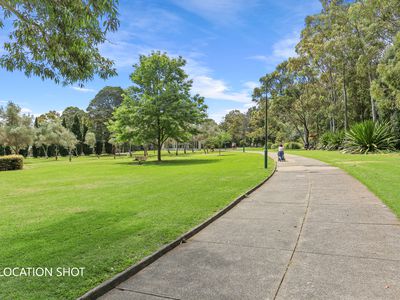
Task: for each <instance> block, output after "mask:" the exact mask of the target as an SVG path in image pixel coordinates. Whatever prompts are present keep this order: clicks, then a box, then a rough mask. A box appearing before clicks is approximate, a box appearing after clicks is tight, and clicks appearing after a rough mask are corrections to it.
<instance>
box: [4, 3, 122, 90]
mask: <svg viewBox="0 0 400 300" xmlns="http://www.w3.org/2000/svg"><path fill="white" fill-rule="evenodd" d="M117 3H118V1H117V0H105V1H92V0H91V1H82V0H69V1H57V0H33V1H32V0H12V1H11V0H0V13H1V15H0V28H3V30H5V29H6V30H9V34H8V40H7V41H6V42H5V43H4V50H5V52H6V53H5V54H3V55H1V56H0V66H1V67H2V68H5V69H6V70H8V71H14V70H20V71H23V72H24V73H25V75H26V76H32V75H35V76H38V77H40V78H42V79H51V80H54V81H55V82H56V83H63V84H72V83H80V84H82V83H85V82H87V81H89V80H91V79H93V78H94V76H98V77H100V78H102V79H107V78H109V77H110V76H114V75H116V70H115V68H114V63H113V62H112V61H111V60H110V59H107V58H105V57H103V56H102V55H101V53H100V51H99V48H98V46H99V44H101V43H103V42H104V41H105V40H106V35H107V33H108V32H110V31H116V30H117V29H118V27H119V21H118V12H117ZM5 25H8V26H5ZM11 28H12V29H11Z"/></svg>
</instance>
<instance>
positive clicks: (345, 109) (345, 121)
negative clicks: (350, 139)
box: [343, 68, 349, 131]
mask: <svg viewBox="0 0 400 300" xmlns="http://www.w3.org/2000/svg"><path fill="white" fill-rule="evenodd" d="M343 97H344V130H345V131H347V129H348V127H349V121H348V120H349V119H348V114H347V110H348V109H347V102H348V100H347V87H346V70H345V69H344V68H343Z"/></svg>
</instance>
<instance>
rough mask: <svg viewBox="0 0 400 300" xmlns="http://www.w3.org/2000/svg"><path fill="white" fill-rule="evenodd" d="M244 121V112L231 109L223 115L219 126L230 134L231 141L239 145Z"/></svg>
mask: <svg viewBox="0 0 400 300" xmlns="http://www.w3.org/2000/svg"><path fill="white" fill-rule="evenodd" d="M246 122H247V120H246V115H245V114H243V113H241V112H240V111H239V110H231V111H230V112H228V113H227V114H226V115H225V117H224V119H223V121H222V123H221V128H222V129H223V130H224V131H226V132H228V133H229V134H230V136H231V137H232V142H234V143H235V144H237V145H239V144H240V143H241V141H242V140H243V138H244V137H243V131H244V126H246Z"/></svg>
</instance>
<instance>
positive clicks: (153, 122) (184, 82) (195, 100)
mask: <svg viewBox="0 0 400 300" xmlns="http://www.w3.org/2000/svg"><path fill="white" fill-rule="evenodd" d="M185 64H186V62H185V60H184V59H183V58H182V57H178V58H171V57H169V56H168V55H167V54H166V53H161V52H153V53H151V54H150V55H148V56H145V55H141V56H140V57H139V62H138V63H137V64H135V65H134V71H133V73H132V74H131V76H130V78H131V80H132V82H133V84H134V85H133V86H131V87H129V88H128V89H127V90H126V94H125V96H124V101H123V103H122V105H121V106H120V107H119V108H118V109H117V110H116V112H115V113H114V121H113V122H112V123H111V125H110V126H109V129H110V130H111V131H113V132H114V133H115V135H116V139H117V140H118V139H119V140H124V141H127V140H131V139H134V140H135V141H136V142H139V143H140V144H149V143H155V144H156V145H157V149H158V160H161V148H162V146H163V144H164V142H165V141H166V140H167V139H168V138H174V139H176V140H179V139H180V138H182V136H183V135H184V134H186V133H193V134H194V133H196V132H197V129H196V125H197V124H199V123H201V121H202V120H203V119H204V118H205V116H206V114H205V111H206V105H205V104H204V98H202V97H200V96H199V95H195V96H192V95H191V94H190V89H191V86H192V81H191V80H189V79H188V75H187V74H186V73H185V71H184V70H183V67H184V66H185Z"/></svg>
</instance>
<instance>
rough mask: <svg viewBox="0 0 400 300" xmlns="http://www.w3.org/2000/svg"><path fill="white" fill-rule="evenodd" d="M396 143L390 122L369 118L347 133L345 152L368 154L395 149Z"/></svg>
mask: <svg viewBox="0 0 400 300" xmlns="http://www.w3.org/2000/svg"><path fill="white" fill-rule="evenodd" d="M395 143H396V139H395V137H394V135H393V133H392V130H391V127H390V124H389V123H375V122H373V121H371V120H368V121H364V122H361V123H357V124H355V125H353V126H352V127H351V129H350V130H349V131H348V132H347V133H346V138H345V149H344V152H350V153H364V154H367V153H369V152H380V151H384V150H393V149H394V146H395Z"/></svg>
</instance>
